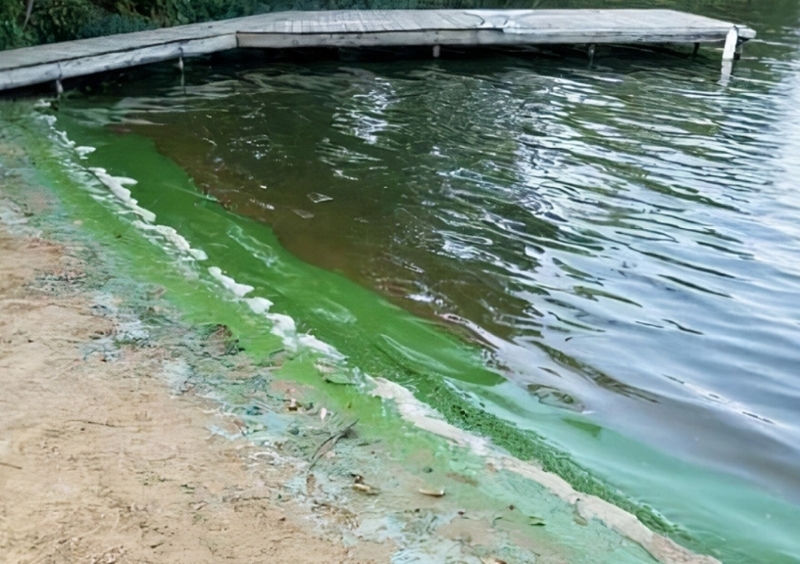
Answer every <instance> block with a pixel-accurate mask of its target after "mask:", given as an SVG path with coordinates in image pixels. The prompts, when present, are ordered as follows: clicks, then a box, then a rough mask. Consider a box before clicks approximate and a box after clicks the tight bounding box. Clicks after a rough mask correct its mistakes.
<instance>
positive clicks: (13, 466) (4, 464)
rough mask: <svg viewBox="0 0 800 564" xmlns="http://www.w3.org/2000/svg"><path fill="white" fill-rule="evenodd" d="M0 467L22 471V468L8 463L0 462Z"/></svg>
mask: <svg viewBox="0 0 800 564" xmlns="http://www.w3.org/2000/svg"><path fill="white" fill-rule="evenodd" d="M0 466H8V467H9V468H15V469H17V470H22V466H17V465H16V464H11V463H10V462H0Z"/></svg>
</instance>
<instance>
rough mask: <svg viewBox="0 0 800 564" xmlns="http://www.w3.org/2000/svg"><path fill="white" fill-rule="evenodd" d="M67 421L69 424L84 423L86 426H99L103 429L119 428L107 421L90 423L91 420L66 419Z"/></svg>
mask: <svg viewBox="0 0 800 564" xmlns="http://www.w3.org/2000/svg"><path fill="white" fill-rule="evenodd" d="M67 421H68V422H69V423H86V424H87V425H101V426H103V427H119V425H114V424H113V423H109V422H108V421H106V422H102V421H92V420H91V419H67Z"/></svg>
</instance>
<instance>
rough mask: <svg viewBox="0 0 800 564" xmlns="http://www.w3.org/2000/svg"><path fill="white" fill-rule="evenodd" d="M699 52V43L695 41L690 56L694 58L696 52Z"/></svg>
mask: <svg viewBox="0 0 800 564" xmlns="http://www.w3.org/2000/svg"><path fill="white" fill-rule="evenodd" d="M699 52H700V44H699V43H695V44H694V51H692V58H695V57H696V56H697V53H699Z"/></svg>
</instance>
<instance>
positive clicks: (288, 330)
mask: <svg viewBox="0 0 800 564" xmlns="http://www.w3.org/2000/svg"><path fill="white" fill-rule="evenodd" d="M266 317H267V319H269V320H270V321H272V330H271V331H270V333H272V334H273V335H277V336H278V337H280V338H282V339H283V341H284V343H287V342H288V343H291V342H292V341H295V340H296V339H297V325H295V323H294V319H292V318H291V317H289V316H288V315H284V314H282V313H270V314H268V315H267V316H266ZM292 348H296V347H294V346H293V347H292Z"/></svg>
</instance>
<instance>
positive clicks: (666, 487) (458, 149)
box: [60, 0, 800, 562]
mask: <svg viewBox="0 0 800 564" xmlns="http://www.w3.org/2000/svg"><path fill="white" fill-rule="evenodd" d="M645 4H646V5H647V6H650V7H652V3H641V2H640V3H638V4H637V3H636V2H600V3H598V2H592V3H588V2H584V3H581V2H540V3H537V6H538V7H586V6H589V5H591V6H592V7H622V6H631V7H638V6H644V5H645ZM658 5H659V6H660V7H674V8H679V9H686V10H690V11H694V12H698V13H703V14H706V15H709V16H712V17H721V18H725V19H729V20H735V21H737V22H742V23H746V24H748V25H750V26H751V27H753V28H755V29H756V30H757V31H758V34H759V36H758V40H757V41H756V42H753V43H751V44H748V45H747V46H746V49H745V57H744V59H743V60H742V61H740V62H738V63H737V65H736V68H735V71H734V74H733V77H732V78H731V79H730V81H728V82H727V83H725V82H724V81H720V72H719V64H720V63H719V58H720V51H719V50H714V49H711V48H703V49H702V50H701V53H700V56H699V57H698V58H691V57H690V56H688V52H682V53H675V52H653V51H648V50H642V49H620V48H606V47H601V48H600V49H599V50H598V53H597V55H596V57H595V60H594V64H593V66H591V67H589V65H588V61H587V60H586V57H585V54H582V53H580V52H577V51H572V50H564V51H559V52H545V53H530V52H526V53H509V52H493V53H487V52H458V51H450V52H448V50H446V49H445V53H444V55H445V56H444V57H443V58H442V59H439V60H431V59H427V58H422V57H418V56H415V55H416V53H412V52H404V53H396V52H394V53H389V52H381V53H374V52H373V53H369V54H365V53H358V52H349V51H343V52H340V53H338V54H337V55H335V56H330V57H321V56H319V54H315V55H314V56H303V57H301V58H299V59H292V58H290V57H287V56H282V57H277V58H268V59H264V60H257V59H254V58H248V59H246V60H244V59H241V58H239V59H233V58H222V59H220V60H217V61H215V62H197V63H190V64H189V67H188V70H187V74H186V78H185V85H184V86H181V85H180V84H179V77H178V76H177V75H176V74H175V71H174V70H173V69H171V68H166V67H163V68H160V69H150V70H147V71H142V72H140V73H139V74H138V75H137V80H132V81H128V82H124V83H121V84H119V85H111V86H108V87H107V88H106V90H105V91H104V92H103V93H99V94H83V95H78V94H77V93H76V94H75V95H73V96H72V98H71V99H69V100H68V101H67V102H65V103H64V104H62V110H61V113H62V114H63V117H60V119H61V120H62V121H63V122H64V123H65V124H66V127H67V128H68V130H69V131H70V134H71V135H73V136H75V137H76V138H77V139H78V142H85V143H87V144H91V145H93V146H96V147H98V151H97V153H96V154H93V155H91V159H92V165H93V166H103V167H105V168H108V169H109V170H113V171H114V172H115V173H117V174H125V173H130V171H131V170H133V169H135V168H136V166H137V165H136V164H135V163H134V162H133V161H135V152H126V150H125V145H124V143H125V141H120V140H124V139H126V138H128V137H132V136H134V135H135V136H140V137H144V138H147V139H150V140H151V141H152V143H153V145H154V147H155V148H156V149H157V151H158V152H159V153H161V154H162V155H164V156H166V157H168V158H169V159H170V160H172V161H174V162H176V163H178V164H179V165H180V166H181V167H182V168H183V169H184V170H186V171H187V172H188V174H189V175H190V176H191V178H193V179H194V182H195V184H196V185H197V186H198V187H199V188H200V190H202V191H203V192H204V193H205V194H207V195H209V196H212V197H213V198H214V199H215V200H217V201H218V202H219V204H221V205H222V206H223V207H224V208H225V209H227V210H228V211H230V212H233V213H234V214H236V215H238V216H242V217H245V218H249V219H251V220H255V222H256V223H261V224H264V225H267V226H269V228H270V229H271V230H272V232H273V233H274V235H275V237H276V238H277V241H279V244H280V247H281V248H283V249H285V250H287V251H289V253H291V254H292V255H294V257H296V258H299V259H300V260H301V261H302V262H304V263H306V264H310V265H314V266H316V267H319V268H321V269H324V270H325V271H330V272H333V273H335V275H336V276H334V277H322V276H317V275H314V274H312V275H309V276H308V278H305V275H303V277H301V276H300V275H299V274H292V275H291V276H290V275H288V274H287V275H285V276H284V278H282V279H280V280H279V279H278V278H276V277H277V276H278V274H276V273H275V272H272V273H271V274H269V275H267V274H265V273H264V272H262V269H263V268H264V266H263V265H264V264H275V263H274V262H273V263H269V261H267V262H266V263H265V262H264V258H263V256H261V255H260V254H259V253H258V252H256V251H253V252H252V253H249V254H247V253H244V254H242V253H239V254H236V252H234V251H233V250H232V249H233V248H234V247H235V248H237V249H240V250H241V249H242V248H249V247H247V245H248V244H249V243H247V241H248V238H247V230H246V229H244V228H242V229H244V230H243V231H236V230H235V229H234V230H231V228H227V229H225V230H222V229H218V228H216V227H213V226H204V225H203V224H202V222H200V220H198V219H197V217H196V216H194V215H193V210H192V209H191V208H183V209H181V208H179V207H178V206H176V205H174V203H173V204H170V203H169V201H170V199H171V198H172V196H171V195H170V192H169V187H168V186H167V187H160V188H158V189H155V188H152V191H151V192H147V191H146V189H145V188H138V187H137V190H140V192H138V193H137V191H136V190H134V195H135V196H136V197H137V198H138V199H140V203H143V205H145V207H147V208H148V209H153V210H155V211H156V213H157V214H159V217H167V218H169V221H170V225H171V226H172V227H173V228H175V229H176V230H177V231H178V232H179V233H182V234H184V235H186V234H187V233H189V234H191V235H192V236H190V237H188V238H189V240H190V241H191V243H192V244H193V245H195V244H196V245H199V246H201V247H203V248H204V249H205V251H206V252H209V249H213V250H214V251H215V252H217V254H218V255H219V257H221V258H220V260H222V257H227V263H226V264H225V270H226V272H228V274H230V275H231V276H233V277H234V278H236V280H237V281H239V280H243V281H245V282H246V283H248V284H251V285H254V286H256V287H259V281H261V282H260V284H261V286H263V288H265V291H266V292H267V294H268V297H269V299H270V300H271V301H273V302H275V304H276V306H277V307H279V308H282V310H283V311H285V312H286V313H289V314H291V315H292V316H293V317H294V318H295V319H296V320H297V323H298V325H299V326H301V327H302V328H303V329H305V330H309V331H312V332H313V333H314V334H315V335H316V336H318V337H319V338H321V339H322V340H324V341H326V342H330V343H332V344H334V345H336V346H337V348H338V349H339V350H342V351H343V352H345V353H346V354H347V355H348V357H349V358H351V359H353V363H354V364H355V365H356V366H357V367H359V368H361V369H362V370H364V371H369V372H371V373H378V374H383V375H389V376H392V377H394V379H396V380H398V381H400V382H402V383H404V384H405V385H407V386H409V387H410V388H412V389H415V390H417V391H418V392H419V393H420V397H423V398H424V399H425V401H428V402H429V403H431V404H433V405H434V406H436V407H437V408H439V409H440V410H441V411H443V412H447V405H445V404H446V403H447V401H449V400H448V399H446V398H450V397H451V396H452V394H455V395H456V396H458V397H459V398H461V399H462V400H463V401H464V402H465V405H466V404H469V405H471V406H473V407H475V408H477V409H479V410H480V411H481V412H483V413H486V414H487V416H488V415H491V416H492V417H493V419H492V421H495V422H500V423H497V425H500V424H502V425H505V426H506V427H507V428H514V429H517V430H519V431H520V432H522V433H528V432H529V433H532V434H534V435H536V436H537V437H539V438H540V439H541V440H543V441H544V443H545V444H546V445H548V448H552V449H553V450H554V451H557V452H560V453H566V455H568V456H569V457H570V458H571V459H573V460H574V461H576V463H577V464H578V465H579V466H580V467H582V468H586V469H588V470H589V471H590V473H591V474H592V475H593V476H595V477H597V478H598V479H600V480H601V481H602V482H603V483H604V484H606V486H607V487H608V488H609V490H613V491H615V492H621V495H623V496H624V497H625V498H626V499H631V500H635V502H636V503H642V504H644V505H646V506H649V507H652V508H654V509H655V512H656V513H657V514H659V515H663V516H665V517H666V519H667V520H668V521H669V522H670V523H673V524H675V526H676V527H677V528H676V529H675V530H674V531H673V536H675V537H676V538H685V539H688V540H687V541H686V542H688V543H689V544H693V546H697V547H699V548H700V549H703V550H708V551H711V552H713V553H715V554H717V555H719V556H720V557H721V558H722V559H723V560H724V561H725V562H753V561H763V562H798V561H800V541H798V540H797V539H796V538H795V536H796V531H797V527H798V526H797V523H799V522H800V470H799V469H798V468H799V467H800V421H799V420H798V411H799V410H800V225H798V221H797V218H798V217H800V194H799V193H798V190H797V184H796V182H797V181H798V180H797V179H798V178H800V110H799V109H798V108H800V57H799V56H798V54H800V31H798V30H800V7H799V6H798V4H797V2H770V3H750V2H744V1H725V0H720V1H718V2H700V1H697V2H691V1H685V2H678V1H675V2H669V1H664V2H659V3H658ZM70 124H71V125H70ZM81 136H83V137H84V139H81ZM104 147H105V149H106V150H105V152H104ZM139 166H140V168H141V165H139ZM146 174H151V175H152V179H151V180H152V182H157V179H158V173H157V172H153V171H150V172H148V171H145V170H141V171H139V172H138V176H137V175H136V174H131V175H132V176H134V177H135V178H137V180H139V184H140V186H141V185H143V184H145V182H143V181H142V179H141V176H142V175H146ZM202 205H209V204H207V203H203V204H202ZM212 205H215V206H216V205H217V204H212ZM254 244H255V243H253V245H254ZM209 254H211V253H210V252H209ZM234 257H237V258H234ZM256 259H257V260H256ZM259 265H260V266H259ZM277 270H280V268H278V269H277ZM304 272H305V271H304ZM319 272H322V271H319ZM266 276H272V278H265V277H266ZM343 278H345V279H347V280H349V281H350V282H347V281H344V282H343V281H342V279H343ZM352 283H355V284H356V285H358V286H360V287H361V288H364V289H367V290H369V291H370V292H371V293H373V294H378V295H380V296H382V297H383V298H385V299H386V300H388V301H389V302H391V303H392V304H394V306H399V308H402V310H405V311H406V312H408V313H410V314H412V316H413V317H414V318H418V319H423V320H427V321H426V322H424V324H423V325H425V326H431V325H432V326H433V327H435V328H436V333H437V334H441V335H443V337H442V338H443V339H444V338H447V339H451V340H448V341H447V343H446V344H442V345H441V346H440V345H438V344H437V342H436V341H435V339H434V341H427V340H426V339H427V338H426V337H425V336H424V335H422V334H420V336H414V335H416V333H414V332H413V331H412V330H411V329H408V330H406V329H403V327H405V325H403V324H404V323H407V322H408V319H409V318H408V316H407V315H405V314H403V315H401V314H399V313H397V311H399V310H396V309H395V308H388V309H385V310H384V309H380V310H378V309H374V308H373V309H370V306H369V304H371V303H372V302H369V303H368V302H366V301H365V300H366V298H363V297H360V298H357V297H350V298H347V299H349V300H351V301H350V302H347V299H346V298H345V297H342V296H343V294H342V292H343V291H344V290H341V288H343V287H344V286H342V284H352ZM349 291H350V290H348V292H349ZM353 296H362V294H353ZM346 303H349V304H350V305H347V306H346V307H345V305H343V304H346ZM376 303H377V302H376ZM359 304H361V305H359ZM375 307H377V306H375ZM359 308H363V311H360V310H359ZM395 333H396V334H395ZM452 336H455V342H461V343H464V345H463V346H464V348H465V350H466V351H467V352H465V353H464V354H467V355H469V354H473V353H476V354H478V355H479V360H478V364H480V366H479V367H478V368H475V366H474V362H473V363H472V364H469V366H467V365H466V364H464V365H462V364H459V363H460V362H461V361H460V360H457V359H455V358H454V357H455V356H457V355H456V353H455V352H454V353H453V354H452V355H451V354H450V352H452V351H450V349H449V348H447V347H450V348H453V350H455V349H457V348H458V345H454V344H452V343H453V342H454V341H453V340H452ZM443 343H444V341H443ZM459 350H460V349H459ZM469 351H472V352H469ZM458 354H460V353H458ZM465 362H466V361H465ZM432 372H436V373H440V374H442V375H443V376H444V377H445V381H446V382H447V384H446V387H447V389H448V390H449V391H448V392H447V393H449V394H451V395H441V394H444V393H445V392H444V388H437V387H436V386H433V385H431V384H430V383H429V380H430V378H431V376H430V374H431V373H432ZM437 390H439V391H438V392H437ZM442 398H445V399H442ZM437 402H439V403H437ZM451 415H452V414H451ZM452 417H454V418H455V422H457V423H458V424H461V425H463V426H470V425H471V420H470V419H469V418H464V419H462V420H458V417H457V416H456V415H452ZM473 420H474V419H473ZM475 421H477V420H475ZM506 427H503V428H506ZM474 428H475V429H476V430H478V431H481V432H484V433H486V434H489V435H492V432H491V429H490V427H486V426H483V427H481V426H480V425H478V424H475V425H474ZM501 435H502V433H501V432H499V431H498V432H497V434H496V436H495V438H496V439H497V440H498V441H500V440H501V439H500V437H501ZM510 445H511V443H509V444H507V445H504V446H506V447H507V448H509V449H510V450H512V452H513V448H512V447H511V446H510ZM526 452H527V451H526ZM515 454H516V453H515Z"/></svg>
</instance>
